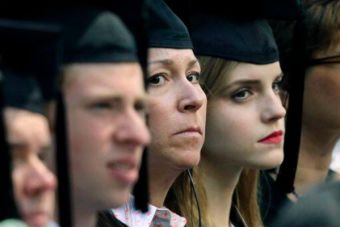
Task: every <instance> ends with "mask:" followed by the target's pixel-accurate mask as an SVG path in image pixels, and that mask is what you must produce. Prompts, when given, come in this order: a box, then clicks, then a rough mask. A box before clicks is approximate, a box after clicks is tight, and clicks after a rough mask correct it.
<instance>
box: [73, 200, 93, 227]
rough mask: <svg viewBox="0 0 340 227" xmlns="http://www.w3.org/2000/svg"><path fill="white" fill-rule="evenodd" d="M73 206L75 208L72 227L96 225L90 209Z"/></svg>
mask: <svg viewBox="0 0 340 227" xmlns="http://www.w3.org/2000/svg"><path fill="white" fill-rule="evenodd" d="M74 204H75V208H74V209H73V214H74V219H73V226H75V227H93V226H95V225H96V220H97V217H96V214H95V213H94V212H93V210H92V209H87V207H86V208H85V209H84V207H83V206H82V207H79V206H77V205H76V203H74Z"/></svg>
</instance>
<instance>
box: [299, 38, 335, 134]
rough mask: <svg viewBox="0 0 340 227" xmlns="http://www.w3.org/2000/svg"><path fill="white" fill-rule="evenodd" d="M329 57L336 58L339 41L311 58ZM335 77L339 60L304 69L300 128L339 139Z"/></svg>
mask: <svg viewBox="0 0 340 227" xmlns="http://www.w3.org/2000/svg"><path fill="white" fill-rule="evenodd" d="M339 34H340V32H339ZM331 56H340V40H339V41H338V43H337V45H335V47H334V48H332V50H327V51H324V52H320V53H317V54H316V56H315V58H326V57H331ZM339 58H340V57H338V59H339ZM339 74H340V61H339V62H334V63H331V64H330V63H329V64H319V65H315V66H312V67H310V68H308V69H307V72H306V76H305V90H304V100H303V118H302V120H303V127H306V128H308V130H313V131H316V132H317V131H322V132H325V131H329V132H330V134H333V135H334V134H337V135H338V137H340V105H339V103H340V77H339ZM325 136H328V135H325Z"/></svg>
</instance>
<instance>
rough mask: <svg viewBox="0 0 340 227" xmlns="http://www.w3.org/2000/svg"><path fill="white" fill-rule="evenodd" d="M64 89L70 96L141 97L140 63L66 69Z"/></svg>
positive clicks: (76, 65) (76, 66)
mask: <svg viewBox="0 0 340 227" xmlns="http://www.w3.org/2000/svg"><path fill="white" fill-rule="evenodd" d="M63 87H64V89H65V91H66V92H67V94H68V96H74V97H76V96H79V95H82V96H92V95H97V94H98V95H99V94H101V95H105V94H107V95H110V94H124V95H132V96H133V95H139V94H141V93H143V90H144V89H143V74H142V71H141V68H140V66H139V64H138V63H119V64H74V65H70V66H68V67H66V68H65V69H64V84H63Z"/></svg>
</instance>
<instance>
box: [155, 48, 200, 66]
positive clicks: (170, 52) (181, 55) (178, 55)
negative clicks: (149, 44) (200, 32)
mask: <svg viewBox="0 0 340 227" xmlns="http://www.w3.org/2000/svg"><path fill="white" fill-rule="evenodd" d="M165 59H171V60H173V61H185V62H188V61H192V60H197V59H196V57H195V55H194V52H193V51H192V50H191V49H171V48H149V49H148V60H149V63H152V62H153V61H158V60H165Z"/></svg>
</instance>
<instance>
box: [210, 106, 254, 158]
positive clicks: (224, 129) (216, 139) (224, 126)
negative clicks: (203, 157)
mask: <svg viewBox="0 0 340 227" xmlns="http://www.w3.org/2000/svg"><path fill="white" fill-rule="evenodd" d="M250 117H251V116H249V115H247V114H246V113H245V112H244V111H240V110H237V109H232V107H228V106H225V107H224V108H216V107H214V108H213V109H208V114H207V126H206V141H205V147H206V148H207V149H208V150H211V151H210V152H214V150H216V152H223V153H225V151H229V152H231V151H232V150H235V149H239V148H240V147H241V146H245V145H246V144H247V143H248V142H251V141H253V138H252V134H251V131H250V129H251V128H252V127H253V126H254V125H252V124H251V123H252V120H251V118H250Z"/></svg>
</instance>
